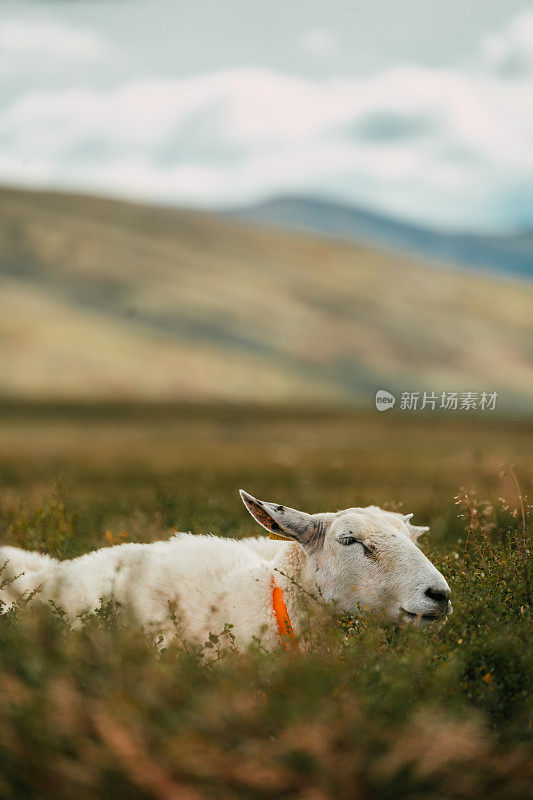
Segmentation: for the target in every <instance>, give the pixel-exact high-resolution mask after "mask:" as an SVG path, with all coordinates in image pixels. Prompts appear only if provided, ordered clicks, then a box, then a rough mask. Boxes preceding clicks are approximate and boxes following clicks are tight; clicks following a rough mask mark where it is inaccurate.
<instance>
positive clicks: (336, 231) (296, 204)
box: [233, 196, 533, 279]
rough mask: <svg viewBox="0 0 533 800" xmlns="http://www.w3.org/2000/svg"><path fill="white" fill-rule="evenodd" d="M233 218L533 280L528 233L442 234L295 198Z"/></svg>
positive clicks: (532, 254)
mask: <svg viewBox="0 0 533 800" xmlns="http://www.w3.org/2000/svg"><path fill="white" fill-rule="evenodd" d="M233 216H235V217H237V218H239V219H244V220H250V221H252V222H257V223H259V224H266V225H271V226H275V227H279V228H285V229H292V230H297V231H309V232H313V233H318V234H325V235H327V236H333V237H336V238H340V239H346V240H355V241H363V242H367V243H370V244H374V245H377V246H379V247H385V248H390V249H392V250H396V251H400V252H404V253H406V254H409V255H415V256H421V257H423V258H424V259H428V260H430V261H437V262H441V263H450V264H456V265H460V266H466V267H470V268H473V269H479V270H488V271H493V272H499V273H503V274H507V275H514V276H516V277H521V278H528V279H533V231H530V232H527V231H525V232H523V233H516V234H508V235H499V236H483V235H478V234H471V233H447V232H442V231H438V230H434V229H432V228H424V227H422V226H418V225H411V224H409V223H406V222H400V221H398V220H395V219H393V218H390V217H386V216H381V215H379V214H374V213H371V212H368V211H364V210H361V209H357V208H351V207H349V206H345V205H340V204H338V203H332V202H328V201H324V200H316V199H311V198H306V197H298V196H285V197H278V198H274V199H272V200H267V201H265V202H263V203H259V204H258V205H254V206H250V207H248V208H242V209H239V210H237V211H235V212H233Z"/></svg>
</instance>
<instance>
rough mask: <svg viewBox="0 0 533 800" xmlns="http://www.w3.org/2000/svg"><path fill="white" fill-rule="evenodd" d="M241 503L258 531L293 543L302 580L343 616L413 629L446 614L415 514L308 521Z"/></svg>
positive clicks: (364, 512) (358, 512) (372, 510)
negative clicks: (376, 618) (374, 617)
mask: <svg viewBox="0 0 533 800" xmlns="http://www.w3.org/2000/svg"><path fill="white" fill-rule="evenodd" d="M241 497H242V499H243V502H244V504H245V506H246V508H247V509H248V511H249V512H250V513H251V515H252V516H253V517H254V518H255V519H256V520H257V522H259V524H260V525H262V526H263V527H264V528H266V529H267V530H268V531H270V532H271V533H275V534H281V535H282V536H284V537H287V538H289V539H293V540H294V541H296V542H298V544H299V545H300V546H301V548H302V550H303V552H304V553H305V560H304V566H303V570H302V579H303V580H304V581H305V582H306V584H307V585H310V586H318V587H319V589H320V591H321V593H322V595H323V597H324V598H325V599H326V600H330V601H333V600H334V601H336V602H337V604H338V606H339V607H340V608H341V609H342V610H343V611H346V612H348V613H352V614H360V613H365V612H369V613H374V614H378V615H381V616H384V617H385V618H386V619H388V620H392V621H397V622H399V621H403V620H408V621H411V622H415V623H417V624H425V623H427V622H428V621H432V620H436V619H443V618H445V617H446V616H447V615H448V614H450V613H451V611H452V607H451V603H450V601H449V595H450V588H449V586H448V584H447V583H446V581H445V579H444V577H443V576H442V575H441V573H440V572H439V571H438V570H437V569H436V567H434V566H433V564H432V563H431V561H429V559H427V558H426V556H425V555H424V554H423V553H422V551H421V550H420V549H419V548H418V546H417V545H416V540H417V538H418V537H419V536H420V534H422V533H424V532H425V531H427V530H428V528H426V527H421V526H416V525H412V524H411V517H412V514H408V515H405V516H404V515H402V514H398V513H395V512H391V511H384V510H383V509H381V508H378V507H377V506H368V507H367V508H347V509H346V510H344V511H337V512H336V513H325V514H306V513H305V512H303V511H297V510H296V509H294V508H289V507H288V506H283V505H279V504H277V503H267V502H264V501H262V500H257V499H256V498H255V497H252V495H250V494H248V493H247V492H244V491H242V490H241Z"/></svg>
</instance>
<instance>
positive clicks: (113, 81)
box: [0, 0, 533, 232]
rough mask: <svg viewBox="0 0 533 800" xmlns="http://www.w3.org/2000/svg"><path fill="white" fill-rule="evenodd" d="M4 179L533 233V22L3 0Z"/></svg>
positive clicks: (456, 6) (437, 10)
mask: <svg viewBox="0 0 533 800" xmlns="http://www.w3.org/2000/svg"><path fill="white" fill-rule="evenodd" d="M528 9H529V10H528ZM0 181H1V182H3V183H5V184H10V185H19V186H30V187H38V188H57V189H69V190H76V191H83V192H90V193H94V194H107V195H111V196H116V197H125V198H130V199H138V200H144V201H149V202H156V203H161V204H177V205H189V206H195V207H200V208H209V209H212V208H215V209H218V208H232V207H239V206H243V205H246V204H248V203H253V202H257V201H259V200H261V199H263V198H269V197H272V196H276V195H280V194H287V193H290V194H295V193H299V194H305V195H310V196H317V197H321V198H326V199H327V198H330V199H333V200H336V201H341V202H346V203H349V204H351V205H355V206H359V207H363V208H366V209H371V210H375V211H379V212H381V213H385V214H389V215H392V216H395V217H398V218H401V219H405V220H409V221H414V222H417V223H419V224H425V225H431V226H435V227H438V228H443V229H454V230H476V231H485V232H500V231H512V230H517V229H526V228H527V229H532V228H533V9H532V8H531V6H530V5H529V4H526V3H524V2H523V1H522V0H516V1H515V0H492V2H489V0H469V2H468V3H464V0H462V1H461V2H457V1H456V0H432V2H428V0H395V2H391V0H365V2H361V1H360V0H351V2H347V1H346V0H343V1H342V2H341V0H329V1H328V3H324V2H323V0H305V2H302V1H301V0H291V2H287V0H284V2H280V1H279V0H269V2H268V3H259V2H253V1H252V0H224V2H218V1H217V0H209V2H206V0H195V2H192V0H189V2H187V3H184V2H181V0H70V2H69V0H56V2H50V1H49V0H33V1H32V0H0Z"/></svg>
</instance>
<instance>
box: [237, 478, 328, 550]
mask: <svg viewBox="0 0 533 800" xmlns="http://www.w3.org/2000/svg"><path fill="white" fill-rule="evenodd" d="M239 493H240V495H241V497H242V501H243V503H244V505H245V506H246V508H247V509H248V511H249V512H250V514H251V515H252V517H253V518H254V519H255V520H257V522H258V523H259V524H260V525H262V526H263V528H266V529H267V531H269V532H270V533H272V534H274V536H280V537H283V538H286V539H294V540H295V541H296V542H298V543H299V544H301V545H302V547H303V548H304V550H316V549H318V548H319V547H320V546H321V545H322V543H323V541H324V535H325V533H326V530H327V527H328V525H327V521H326V519H325V517H326V516H327V515H325V514H317V515H315V516H311V514H306V513H305V512H304V511H297V510H296V509H295V508H289V507H288V506H280V505H278V504H277V503H266V502H265V501H264V500H257V499H256V498H255V497H252V495H251V494H248V492H245V491H244V490H243V489H241V490H240V492H239Z"/></svg>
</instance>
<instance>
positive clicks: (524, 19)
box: [482, 12, 533, 78]
mask: <svg viewBox="0 0 533 800" xmlns="http://www.w3.org/2000/svg"><path fill="white" fill-rule="evenodd" d="M482 53H483V58H484V61H485V64H486V66H487V67H488V68H489V69H491V70H493V71H494V72H496V73H498V74H499V75H501V76H503V77H509V78H514V77H517V76H519V77H520V76H526V75H529V76H532V75H533V12H524V13H523V14H520V15H519V16H518V17H515V18H514V19H513V20H511V22H510V23H509V25H507V26H506V27H505V28H504V29H503V30H502V31H499V32H498V33H495V34H492V35H491V36H488V37H487V38H486V40H485V41H484V42H483V45H482Z"/></svg>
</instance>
